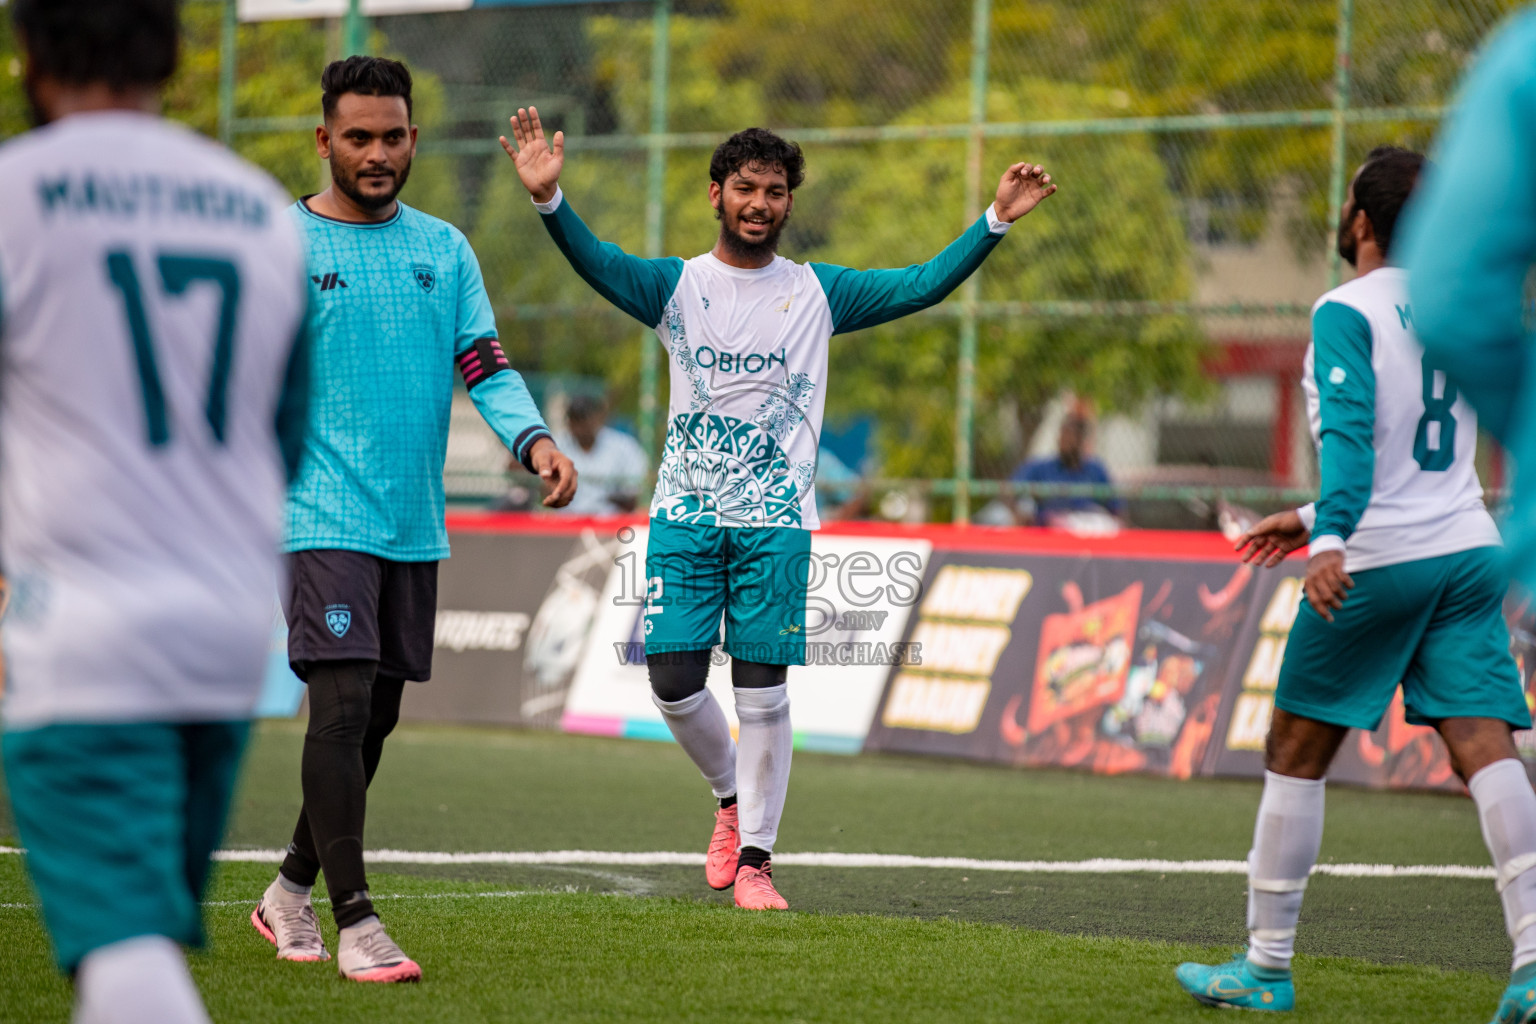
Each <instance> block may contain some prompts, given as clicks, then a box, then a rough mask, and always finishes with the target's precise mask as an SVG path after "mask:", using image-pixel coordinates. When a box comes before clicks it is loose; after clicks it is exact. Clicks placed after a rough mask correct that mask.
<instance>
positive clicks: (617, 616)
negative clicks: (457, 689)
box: [562, 527, 932, 753]
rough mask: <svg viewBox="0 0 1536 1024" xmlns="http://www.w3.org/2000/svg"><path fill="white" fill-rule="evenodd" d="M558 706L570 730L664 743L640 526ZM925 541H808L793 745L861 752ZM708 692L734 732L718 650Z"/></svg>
mask: <svg viewBox="0 0 1536 1024" xmlns="http://www.w3.org/2000/svg"><path fill="white" fill-rule="evenodd" d="M620 536H621V537H623V538H627V539H625V540H623V541H622V543H621V548H620V550H619V551H618V553H617V555H616V556H615V557H614V559H613V560H612V566H611V570H612V571H611V572H610V573H609V575H608V580H607V586H606V587H605V588H604V590H603V592H602V596H601V599H600V600H599V602H598V609H597V611H596V614H595V619H594V625H593V628H592V631H591V635H590V642H589V644H588V645H587V649H586V652H585V655H584V656H583V658H582V660H581V665H580V667H579V668H578V670H577V672H576V679H575V682H574V683H573V684H572V686H571V690H570V696H569V698H568V699H567V701H566V704H565V713H564V717H563V720H562V727H563V728H564V729H565V731H567V732H576V733H589V734H595V735H600V736H629V737H634V738H638V739H656V740H670V739H671V734H670V733H669V732H668V731H667V727H666V723H664V722H663V721H662V718H661V713H660V712H659V711H657V710H656V706H655V705H654V704H653V703H651V687H650V682H649V679H648V677H647V674H646V668H645V631H644V622H645V593H646V581H645V579H644V568H645V542H646V530H645V529H644V528H643V527H642V528H639V529H634V530H629V531H625V533H623V534H621V535H620ZM931 551H932V545H931V544H930V543H929V542H928V541H927V540H922V539H910V540H908V539H891V538H879V537H851V536H833V535H828V534H824V533H818V534H816V535H815V537H814V538H813V539H812V542H811V555H812V559H811V573H810V579H809V587H808V594H807V601H806V605H807V608H806V656H807V661H808V662H809V663H808V664H807V665H805V666H797V667H794V668H791V669H790V670H789V701H790V708H791V716H792V718H793V721H794V724H795V745H796V746H797V747H801V748H804V749H808V750H822V751H833V752H838V753H857V752H858V751H859V750H860V749H862V747H863V745H864V735H865V733H866V731H867V730H868V728H869V722H870V719H871V718H872V717H873V715H874V711H875V705H876V704H877V703H878V702H879V700H880V694H881V691H882V690H884V688H885V682H886V676H887V674H888V673H889V671H890V666H891V664H892V662H893V661H894V660H898V659H899V658H901V657H902V649H901V648H900V647H899V643H900V641H901V640H902V636H903V632H904V630H905V629H906V625H907V615H908V613H909V612H910V610H911V608H912V606H913V605H914V604H915V603H916V602H917V600H918V598H919V596H920V593H921V584H922V579H923V571H924V568H925V567H926V565H927V562H928V557H929V554H930V552H931ZM709 686H710V689H711V690H713V691H714V693H715V698H716V699H717V700H718V701H719V702H720V706H721V707H722V708H724V709H725V713H726V717H727V718H728V719H729V720H730V721H731V723H732V728H733V729H734V728H735V722H736V714H735V700H734V698H733V696H732V693H731V674H730V659H729V658H727V657H726V656H725V654H724V653H723V652H722V651H720V650H719V649H718V648H717V649H716V654H715V663H714V665H713V667H712V668H711V670H710V674H709Z"/></svg>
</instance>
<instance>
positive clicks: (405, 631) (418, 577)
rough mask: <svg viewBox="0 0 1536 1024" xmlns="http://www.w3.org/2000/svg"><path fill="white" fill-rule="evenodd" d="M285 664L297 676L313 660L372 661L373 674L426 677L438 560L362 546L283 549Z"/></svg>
mask: <svg viewBox="0 0 1536 1024" xmlns="http://www.w3.org/2000/svg"><path fill="white" fill-rule="evenodd" d="M283 614H284V615H285V616H287V619H288V663H289V664H290V665H292V666H293V671H294V674H295V675H297V676H298V677H299V678H300V679H305V678H307V674H308V669H309V664H310V663H311V662H316V661H350V660H354V659H356V660H364V661H377V662H378V663H379V674H380V675H385V676H394V677H395V678H397V679H413V680H416V681H417V682H423V681H425V680H427V679H430V678H431V677H432V642H433V638H434V636H435V632H436V627H437V563H436V562H392V561H390V560H389V559H387V558H380V557H378V556H377V555H370V554H367V553H365V552H362V551H340V550H335V549H322V550H317V551H295V552H293V553H292V554H290V555H289V556H288V593H287V599H286V600H285V601H284V602H283Z"/></svg>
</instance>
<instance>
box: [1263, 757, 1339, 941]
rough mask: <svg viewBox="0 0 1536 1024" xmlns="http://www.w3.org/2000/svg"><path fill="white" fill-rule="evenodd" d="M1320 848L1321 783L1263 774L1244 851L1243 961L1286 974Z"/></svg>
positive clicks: (1269, 773) (1321, 831) (1317, 780)
mask: <svg viewBox="0 0 1536 1024" xmlns="http://www.w3.org/2000/svg"><path fill="white" fill-rule="evenodd" d="M1322 845H1323V780H1322V779H1293V778H1291V777H1290V776H1288V775H1276V774H1275V773H1274V772H1269V771H1267V772H1265V773H1264V796H1263V798H1262V799H1261V800H1260V801H1259V818H1258V821H1257V822H1255V823H1254V827H1253V849H1251V850H1249V851H1248V959H1249V960H1251V961H1252V962H1253V963H1255V964H1258V965H1259V966H1260V967H1269V968H1273V969H1275V970H1282V971H1288V970H1290V969H1291V956H1292V955H1293V953H1294V952H1295V948H1296V921H1297V919H1298V918H1300V917H1301V898H1302V896H1304V895H1305V894H1306V889H1307V879H1308V878H1309V877H1311V874H1312V865H1314V864H1316V863H1317V851H1318V849H1319V848H1320V847H1321V846H1322Z"/></svg>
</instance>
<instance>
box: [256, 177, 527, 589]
mask: <svg viewBox="0 0 1536 1024" xmlns="http://www.w3.org/2000/svg"><path fill="white" fill-rule="evenodd" d="M289 216H290V217H291V218H292V220H293V222H294V223H296V224H297V225H298V226H299V228H300V230H301V232H302V233H303V236H304V242H305V247H306V249H307V250H308V254H309V273H310V301H311V303H312V304H313V306H314V310H315V387H314V393H315V400H314V408H313V412H312V415H311V423H310V430H309V437H308V441H307V447H306V449H305V459H304V467H303V470H302V472H301V473H300V475H299V479H298V482H297V483H296V484H295V485H294V487H293V491H292V493H291V495H290V496H289V499H288V529H287V539H286V545H287V548H288V550H289V551H303V550H312V549H317V548H341V549H344V550H348V551H363V552H367V553H368V554H371V555H377V556H379V557H380V558H388V559H392V560H394V561H399V562H428V561H435V560H437V559H440V558H446V557H448V531H447V529H446V528H445V526H444V524H443V511H444V497H443V460H444V459H445V458H446V457H447V453H448V414H449V411H450V409H451V407H452V404H453V379H454V372H455V369H456V368H457V371H458V372H459V373H460V374H461V375H462V376H463V378H464V382H465V385H466V386H467V387H468V388H469V396H470V398H471V399H473V400H474V403H475V407H476V408H477V409H479V410H480V415H482V416H484V417H485V420H486V422H487V423H489V424H490V425H491V428H492V429H493V430H495V431H496V434H497V436H499V437H500V438H501V440H502V442H503V443H504V444H506V446H507V447H508V448H509V449H511V450H512V452H513V454H514V455H516V456H517V458H518V459H519V460H521V461H523V462H524V463H525V464H526V462H527V458H528V452H529V449H530V448H532V447H533V444H534V442H535V441H537V440H538V439H539V438H541V437H548V436H549V430H548V428H546V427H545V425H544V421H543V419H542V418H541V417H540V416H539V411H538V409H537V408H536V407H535V406H534V403H533V399H532V397H531V396H530V395H529V394H528V388H527V386H526V385H525V384H524V383H523V378H522V376H521V375H519V374H518V373H517V372H516V371H514V370H513V369H512V368H511V367H510V366H509V365H508V363H507V358H506V356H505V354H503V352H502V350H501V344H500V343H499V342H498V341H497V340H496V318H495V316H494V314H492V312H491V302H490V299H489V298H487V297H486V294H485V282H484V281H483V280H482V279H481V276H480V263H479V261H478V260H476V259H475V253H474V250H472V249H471V248H470V247H469V240H468V239H466V238H465V237H464V235H463V233H462V232H461V231H459V229H458V228H456V227H454V226H453V225H452V224H449V223H448V222H447V221H443V220H439V219H437V218H436V217H430V216H428V215H427V214H425V213H422V212H421V211H419V210H414V209H412V208H411V207H409V206H406V205H405V204H404V203H399V204H398V209H397V210H396V212H395V215H394V216H393V217H391V218H390V219H389V220H386V221H382V222H380V223H376V224H359V223H355V222H351V221H339V220H332V219H331V218H329V217H323V216H321V215H320V214H317V213H315V212H313V211H312V210H310V209H309V207H307V206H306V205H305V204H304V203H303V201H300V202H297V203H294V204H293V205H292V207H290V209H289Z"/></svg>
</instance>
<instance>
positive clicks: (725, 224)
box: [715, 206, 789, 263]
mask: <svg viewBox="0 0 1536 1024" xmlns="http://www.w3.org/2000/svg"><path fill="white" fill-rule="evenodd" d="M715 219H716V220H718V221H720V245H721V247H722V248H724V249H725V251H726V252H728V253H730V254H731V255H732V256H735V257H737V258H738V259H741V260H745V261H749V262H753V263H757V262H761V261H764V260H768V259H771V258H772V257H773V255H774V254H775V253H777V252H778V251H779V235H781V234H783V233H784V225H785V224H786V223H788V221H789V218H788V217H787V216H786V217H785V218H784V219H783V220H781V221H779V222H778V223H777V224H774V225H772V226H770V227H769V229H768V234H766V235H764V236H763V240H762V241H760V242H752V241H748V240H747V239H745V238H743V237H742V236H741V232H740V230H739V228H738V227H737V225H739V224H740V223H741V218H739V217H736V218H732V219H733V220H734V222H735V223H734V224H733V223H731V222H730V221H727V220H726V217H725V213H724V211H722V210H721V209H720V207H718V206H717V207H715Z"/></svg>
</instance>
